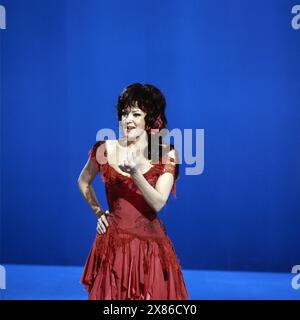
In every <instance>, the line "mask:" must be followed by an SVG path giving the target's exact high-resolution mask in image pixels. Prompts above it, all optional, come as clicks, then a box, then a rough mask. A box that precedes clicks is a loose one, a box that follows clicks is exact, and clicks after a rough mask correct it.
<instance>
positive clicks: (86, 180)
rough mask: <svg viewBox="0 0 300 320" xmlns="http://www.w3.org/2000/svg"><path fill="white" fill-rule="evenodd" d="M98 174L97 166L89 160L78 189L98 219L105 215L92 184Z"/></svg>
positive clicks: (81, 175)
mask: <svg viewBox="0 0 300 320" xmlns="http://www.w3.org/2000/svg"><path fill="white" fill-rule="evenodd" d="M97 173H98V167H97V164H96V163H95V162H94V161H93V160H92V159H91V158H89V159H88V161H87V163H86V164H85V166H84V167H83V169H82V171H81V173H80V175H79V177H78V187H79V189H80V192H81V193H82V195H83V196H84V198H85V199H86V201H87V202H88V204H89V205H90V207H91V208H92V210H93V211H94V213H95V215H96V217H97V218H100V216H101V215H102V214H104V210H103V209H102V208H101V206H100V205H99V202H98V199H97V196H96V194H95V191H94V188H93V187H92V185H91V183H92V181H93V180H94V178H95V176H96V175H97Z"/></svg>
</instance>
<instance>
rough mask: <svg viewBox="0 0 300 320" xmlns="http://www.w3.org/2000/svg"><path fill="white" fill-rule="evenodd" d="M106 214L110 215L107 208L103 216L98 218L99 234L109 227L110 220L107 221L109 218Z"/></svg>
mask: <svg viewBox="0 0 300 320" xmlns="http://www.w3.org/2000/svg"><path fill="white" fill-rule="evenodd" d="M106 215H107V216H108V215H110V213H109V211H108V210H106V211H105V213H104V214H102V215H101V217H100V218H99V219H98V222H97V232H98V233H99V234H104V233H105V232H106V230H107V227H108V221H107V218H106Z"/></svg>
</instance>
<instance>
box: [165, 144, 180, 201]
mask: <svg viewBox="0 0 300 320" xmlns="http://www.w3.org/2000/svg"><path fill="white" fill-rule="evenodd" d="M165 172H170V173H171V174H172V175H173V177H174V183H173V186H172V189H171V192H172V194H173V196H174V197H175V198H176V182H177V179H178V178H179V163H178V156H177V151H176V149H172V150H170V151H169V152H168V153H166V154H165V155H164V156H163V157H162V173H165Z"/></svg>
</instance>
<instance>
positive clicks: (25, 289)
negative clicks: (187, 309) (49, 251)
mask: <svg viewBox="0 0 300 320" xmlns="http://www.w3.org/2000/svg"><path fill="white" fill-rule="evenodd" d="M4 267H5V269H6V289H1V290H0V299H2V300H85V299H87V292H86V291H85V290H84V287H83V285H81V284H80V282H79V280H80V276H81V273H82V270H83V267H78V266H76V267H70V266H39V265H4ZM183 275H184V279H185V282H186V285H187V289H188V291H189V294H190V299H193V300H194V299H195V300H207V299H213V300H219V299H225V300H232V299H247V300H252V299H258V300H266V299H275V300H276V299H284V300H285V299H293V300H294V299H297V300H300V289H298V290H295V289H293V288H292V284H291V283H292V278H293V277H294V276H295V275H294V274H289V273H286V274H285V273H262V272H236V271H234V272H228V271H224V272H223V271H204V270H183Z"/></svg>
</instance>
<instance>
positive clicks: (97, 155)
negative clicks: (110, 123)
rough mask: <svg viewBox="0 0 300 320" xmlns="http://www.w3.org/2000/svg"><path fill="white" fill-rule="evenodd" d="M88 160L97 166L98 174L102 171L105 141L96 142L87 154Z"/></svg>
mask: <svg viewBox="0 0 300 320" xmlns="http://www.w3.org/2000/svg"><path fill="white" fill-rule="evenodd" d="M88 155H89V157H90V159H91V160H92V161H93V162H94V163H95V164H96V165H97V167H98V170H99V172H102V171H103V165H104V164H105V163H106V161H107V160H106V156H107V155H106V149H105V140H100V141H97V142H96V143H95V144H94V145H93V146H92V147H91V148H90V149H89V152H88Z"/></svg>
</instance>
